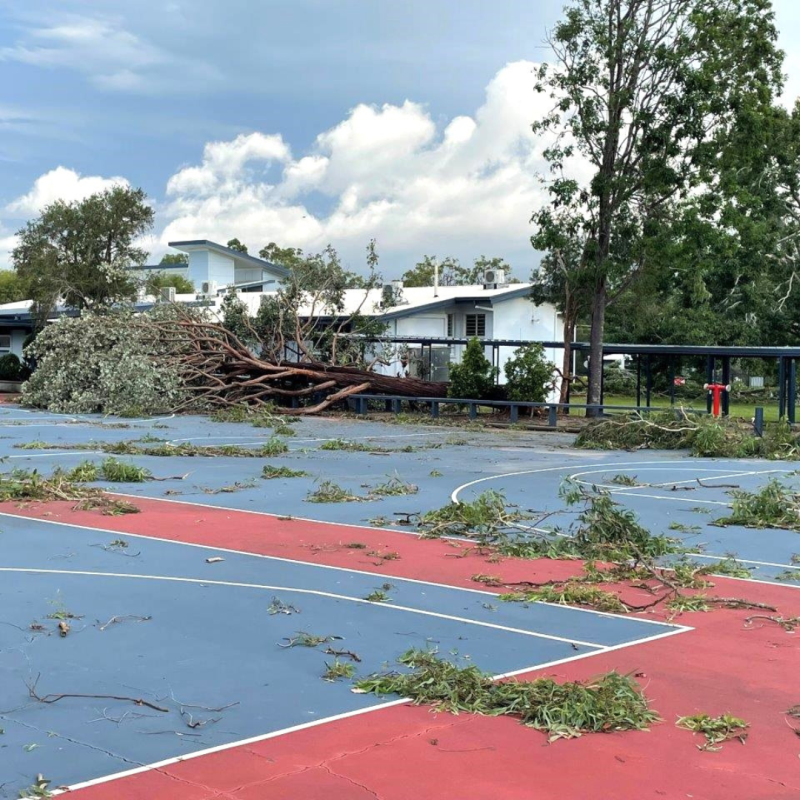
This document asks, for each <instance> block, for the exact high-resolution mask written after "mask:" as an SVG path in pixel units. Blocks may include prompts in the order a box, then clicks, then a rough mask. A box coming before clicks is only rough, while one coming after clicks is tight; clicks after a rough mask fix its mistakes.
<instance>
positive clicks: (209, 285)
mask: <svg viewBox="0 0 800 800" xmlns="http://www.w3.org/2000/svg"><path fill="white" fill-rule="evenodd" d="M200 294H201V295H203V297H216V296H217V282H216V281H203V282H202V283H201V284H200Z"/></svg>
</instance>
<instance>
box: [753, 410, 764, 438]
mask: <svg viewBox="0 0 800 800" xmlns="http://www.w3.org/2000/svg"><path fill="white" fill-rule="evenodd" d="M753 433H755V435H756V436H763V435H764V409H763V408H762V407H761V406H758V408H756V411H755V416H754V417H753Z"/></svg>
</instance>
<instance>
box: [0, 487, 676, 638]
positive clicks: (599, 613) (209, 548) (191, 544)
mask: <svg viewBox="0 0 800 800" xmlns="http://www.w3.org/2000/svg"><path fill="white" fill-rule="evenodd" d="M126 496H127V497H138V495H126ZM164 502H177V501H167V500H165V501H164ZM210 508H218V506H210ZM221 510H224V511H230V510H231V509H221ZM234 511H235V509H234ZM253 513H255V514H259V513H261V512H258V511H256V512H253ZM265 516H272V515H265ZM0 517H12V518H13V519H20V520H26V521H28V522H31V521H33V522H43V523H45V524H47V525H60V526H62V527H64V528H77V529H79V530H82V531H93V532H96V533H107V534H109V535H112V536H117V537H118V536H119V535H120V534H121V533H124V534H125V536H132V537H133V538H135V539H142V540H145V541H148V540H150V541H154V542H162V543H164V544H175V545H181V546H183V547H192V548H196V549H198V550H206V551H208V552H211V553H230V554H232V555H240V556H250V557H252V558H261V559H265V560H267V561H280V562H282V563H286V564H297V565H300V566H304V567H315V568H316V569H327V570H335V571H337V572H348V573H351V574H353V575H360V576H363V575H373V576H374V577H376V578H386V579H387V580H394V581H399V582H403V583H414V584H419V585H421V586H434V587H436V588H437V589H455V590H457V591H459V592H471V593H472V594H479V595H482V596H483V597H487V598H488V597H492V598H494V599H495V600H496V599H497V597H498V595H497V593H496V592H487V591H486V590H485V589H473V588H471V587H469V586H456V585H454V584H449V583H437V582H435V581H423V580H420V579H419V578H404V577H402V576H400V575H390V574H388V573H386V572H365V571H364V570H360V569H353V568H351V567H337V566H334V565H332V564H318V563H315V562H313V561H299V560H297V559H295V558H286V557H284V556H270V555H265V554H264V553H253V552H250V551H248V550H234V549H232V548H229V547H214V546H213V545H208V544H198V543H197V542H181V541H176V540H175V539H165V538H162V537H160V536H149V535H147V534H144V533H131V532H128V531H119V530H111V529H110V528H94V527H88V526H85V525H74V524H72V523H69V522H60V521H58V520H54V519H40V518H38V517H28V516H25V515H23V514H12V513H11V512H8V511H0ZM311 521H312V522H313V521H314V520H311ZM330 524H336V523H330ZM374 530H379V531H382V530H386V529H385V528H375V529H374ZM104 574H105V573H104ZM534 604H535V605H543V606H554V607H556V608H562V609H563V608H568V609H570V610H571V611H577V612H579V613H581V614H590V615H592V616H595V617H612V618H614V619H621V618H623V619H624V618H625V617H622V616H621V615H620V614H611V613H609V612H607V611H595V610H594V609H592V608H580V607H579V606H566V605H562V604H559V603H546V602H543V601H541V600H537V601H534ZM630 618H631V619H635V620H636V621H637V622H644V623H645V624H647V625H659V626H661V627H665V626H672V627H681V626H675V625H673V623H668V622H659V621H658V620H653V619H642V618H640V617H630ZM687 630H690V629H687Z"/></svg>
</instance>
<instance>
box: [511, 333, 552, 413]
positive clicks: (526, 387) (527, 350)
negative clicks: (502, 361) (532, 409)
mask: <svg viewBox="0 0 800 800" xmlns="http://www.w3.org/2000/svg"><path fill="white" fill-rule="evenodd" d="M554 369H555V367H554V366H553V364H552V363H551V362H549V361H548V360H547V359H546V358H545V357H544V347H543V346H542V345H541V344H539V343H538V342H537V343H534V344H528V345H525V346H524V347H520V348H518V349H516V350H515V351H514V355H513V357H512V358H510V359H509V360H508V361H506V365H505V367H504V370H505V374H506V390H507V393H508V399H509V400H519V401H521V402H530V403H543V402H544V401H545V400H546V399H547V394H548V391H549V389H550V388H551V386H552V384H553V370H554Z"/></svg>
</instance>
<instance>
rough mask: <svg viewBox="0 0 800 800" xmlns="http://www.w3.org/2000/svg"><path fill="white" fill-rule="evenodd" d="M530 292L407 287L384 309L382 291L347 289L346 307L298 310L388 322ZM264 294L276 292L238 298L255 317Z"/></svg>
mask: <svg viewBox="0 0 800 800" xmlns="http://www.w3.org/2000/svg"><path fill="white" fill-rule="evenodd" d="M530 290H531V284H529V283H516V284H513V285H512V286H506V287H503V288H500V289H484V288H483V287H482V286H440V287H439V290H438V292H437V293H436V294H434V289H433V287H432V286H415V287H409V288H405V287H404V288H403V289H401V290H399V292H400V300H399V302H398V303H397V304H396V305H393V306H391V307H390V308H383V305H382V302H383V289H382V288H380V287H379V288H377V289H370V290H369V291H368V292H366V293H365V291H364V290H363V289H347V290H346V291H345V293H344V297H343V307H342V308H341V309H340V310H337V309H332V308H327V307H325V306H321V305H319V304H317V305H316V306H314V307H312V303H311V302H307V303H304V304H303V305H302V306H301V307H300V309H299V311H300V315H301V316H303V317H309V316H312V315H313V316H317V317H349V316H351V315H352V314H355V313H356V312H358V313H360V314H362V315H363V316H365V317H380V318H381V319H384V320H387V321H388V320H393V319H401V318H402V317H409V316H412V315H414V314H419V313H421V312H425V311H437V310H444V309H446V308H451V307H453V306H455V305H461V304H477V305H485V306H492V305H494V304H496V303H500V302H503V301H505V300H513V299H514V298H517V297H527V296H528V295H529V294H530ZM262 294H263V295H265V296H267V297H269V296H271V295H274V294H275V292H263V293H261V292H258V293H255V292H253V293H250V292H243V293H241V294H240V295H239V298H240V299H241V300H242V301H243V302H244V303H245V304H246V305H247V306H248V307H249V310H250V313H252V314H255V312H256V311H257V310H258V304H259V303H260V302H261V300H260V298H261V296H262ZM365 295H366V296H365Z"/></svg>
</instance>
